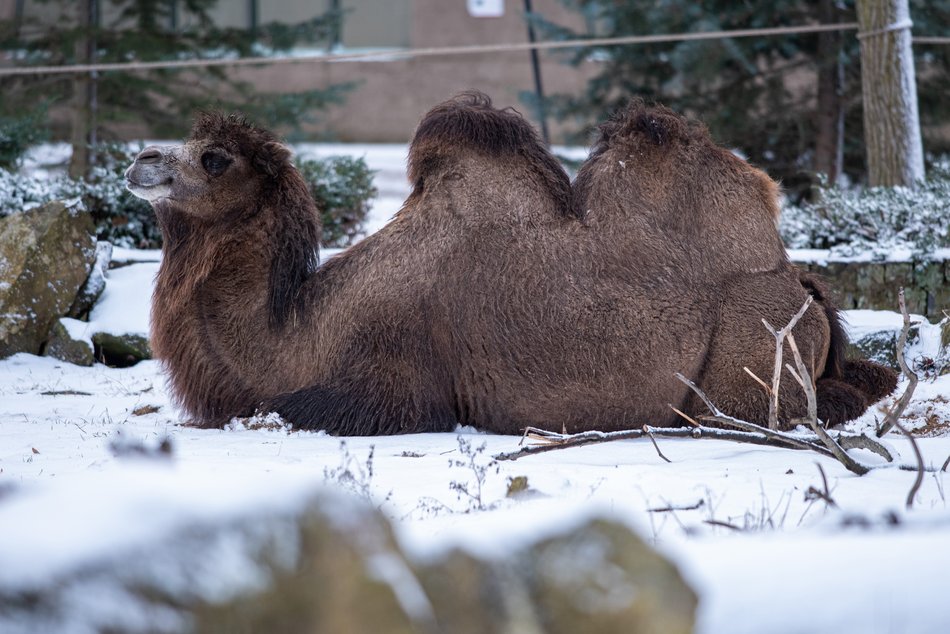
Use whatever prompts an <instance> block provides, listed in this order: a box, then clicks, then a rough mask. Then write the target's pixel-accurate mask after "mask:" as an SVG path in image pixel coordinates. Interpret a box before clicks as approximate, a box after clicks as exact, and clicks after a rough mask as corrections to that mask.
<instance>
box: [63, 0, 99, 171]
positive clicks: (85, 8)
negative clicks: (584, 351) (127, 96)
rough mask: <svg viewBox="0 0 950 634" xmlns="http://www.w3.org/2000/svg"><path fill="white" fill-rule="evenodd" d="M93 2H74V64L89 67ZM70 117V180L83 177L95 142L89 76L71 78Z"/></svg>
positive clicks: (91, 79)
mask: <svg viewBox="0 0 950 634" xmlns="http://www.w3.org/2000/svg"><path fill="white" fill-rule="evenodd" d="M95 13H96V3H95V0H81V1H80V2H77V3H76V22H77V24H76V26H77V28H78V29H79V32H80V36H79V37H78V38H76V45H75V48H74V51H75V56H76V63H77V64H88V63H91V62H92V61H93V58H94V57H95V37H94V35H93V30H94V28H95V25H96V22H97V20H96V15H95ZM72 83H73V95H72V111H71V114H72V117H71V121H70V138H69V141H70V143H71V144H72V146H73V152H72V155H71V157H70V159H69V175H70V176H71V177H72V178H85V177H86V176H88V175H89V169H90V167H91V157H90V151H91V146H92V144H93V142H94V140H95V121H94V115H95V113H94V112H93V105H94V103H95V88H96V87H95V78H94V77H93V76H92V74H88V75H87V74H85V73H77V74H75V75H73V82H72Z"/></svg>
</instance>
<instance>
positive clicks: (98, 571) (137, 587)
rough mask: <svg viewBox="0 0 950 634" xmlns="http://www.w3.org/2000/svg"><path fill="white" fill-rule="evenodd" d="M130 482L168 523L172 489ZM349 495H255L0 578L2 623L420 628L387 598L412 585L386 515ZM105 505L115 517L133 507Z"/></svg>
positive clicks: (18, 626)
mask: <svg viewBox="0 0 950 634" xmlns="http://www.w3.org/2000/svg"><path fill="white" fill-rule="evenodd" d="M133 480H134V481H135V482H136V483H137V484H138V485H139V486H140V491H141V497H142V500H143V502H141V504H148V505H149V506H141V508H142V509H146V508H147V509H149V513H150V514H154V517H155V518H161V519H160V520H159V522H164V523H166V524H169V523H170V524H174V523H175V522H173V521H172V520H171V519H170V518H172V517H174V513H180V512H181V509H182V508H187V505H185V506H184V507H182V505H181V503H179V504H177V505H176V504H174V503H172V504H169V503H168V502H167V501H163V498H162V495H172V497H171V498H168V499H174V497H175V496H174V490H165V489H162V488H161V487H159V489H158V492H159V494H160V495H158V496H156V495H155V491H154V490H149V489H148V488H147V483H146V486H142V483H141V482H139V481H138V480H135V479H134V478H133ZM111 486H112V485H110V484H106V485H105V487H106V489H109V488H110V487H111ZM198 486H199V487H200V486H201V485H200V484H199V485H198ZM80 495H82V494H80ZM117 495H118V496H119V497H120V498H121V497H123V496H124V495H125V494H124V493H118V494H117ZM179 497H180V495H179ZM186 497H187V496H186ZM89 498H90V500H95V499H97V498H96V496H95V495H90V496H89ZM14 502H15V498H14ZM357 502H358V501H357V500H355V499H348V498H346V497H344V496H341V495H338V494H330V493H323V494H317V495H314V496H313V497H312V498H311V499H310V501H309V502H306V503H304V504H299V505H298V506H302V508H300V509H285V510H276V511H275V510H273V509H270V510H267V509H262V508H260V504H258V505H257V506H258V508H256V509H252V508H247V509H245V511H243V512H241V513H239V514H238V516H237V517H233V516H232V514H230V513H224V514H219V515H217V516H211V517H212V519H205V520H197V521H191V522H189V523H188V524H186V525H184V526H180V527H178V528H176V529H175V530H171V531H165V533H158V534H157V535H155V536H153V538H152V539H148V540H143V541H142V542H141V543H139V544H138V545H136V546H134V547H132V548H131V549H125V550H118V551H115V550H111V549H108V550H105V551H104V552H102V553H99V554H97V555H96V556H94V557H93V560H92V561H85V562H84V563H83V564H82V565H75V566H73V567H72V568H71V569H70V570H67V571H62V570H61V571H59V573H58V574H57V575H56V576H55V577H54V578H50V579H49V581H48V583H44V582H43V581H42V580H40V581H36V580H33V581H32V582H31V583H28V584H26V586H25V587H20V588H9V587H4V586H3V585H2V584H0V631H2V632H4V633H5V634H20V633H21V632H22V633H23V634H25V633H27V632H65V631H76V632H79V631H81V632H103V633H104V632H127V633H137V632H142V633H145V632H149V633H152V632H195V633H201V632H208V633H211V632H221V633H223V632H301V633H303V632H353V633H361V632H365V633H367V634H370V633H376V632H379V633H381V634H386V633H392V634H401V633H405V634H411V633H413V632H417V631H420V629H417V628H415V627H414V626H413V624H414V622H416V623H421V622H420V621H419V619H420V618H422V619H423V620H424V618H425V615H424V614H423V615H416V616H410V613H412V612H413V606H411V605H410V607H409V609H408V610H407V609H406V608H405V607H404V606H403V602H402V601H401V599H402V598H403V597H401V596H397V588H398V586H397V585H396V584H397V583H402V584H405V583H406V582H407V580H408V582H409V583H411V582H412V581H413V576H412V572H411V571H410V570H409V567H408V565H407V564H406V562H405V560H404V559H403V557H402V555H401V553H400V552H399V550H398V547H397V546H396V544H395V542H394V540H393V537H392V534H391V531H390V529H389V526H388V524H386V522H385V521H384V520H383V519H382V518H381V517H380V515H379V514H378V513H377V512H376V511H375V510H374V509H373V508H372V507H370V506H369V505H368V504H365V503H357ZM7 503H8V504H9V502H7ZM98 504H101V502H98ZM156 505H157V506H156ZM95 506H96V502H93V507H95ZM126 506H132V507H134V506H135V505H134V504H131V505H129V504H128V503H127V504H126ZM110 510H111V511H112V512H116V513H117V514H118V516H119V517H124V515H126V514H128V513H130V512H133V511H134V508H133V509H132V510H131V511H130V510H129V509H116V508H110ZM170 511H171V512H172V513H173V514H172V515H169V512H170ZM203 515H206V516H207V514H203ZM222 515H223V517H222ZM215 517H217V519H213V518H215ZM95 522H96V521H95V520H93V521H92V522H86V521H81V522H80V523H81V524H83V525H85V524H89V523H93V524H95ZM114 528H115V530H121V527H120V526H115V527H114ZM94 548H95V547H94ZM399 591H400V592H402V590H401V589H400V590H399ZM421 624H422V625H424V623H421ZM421 631H425V629H421Z"/></svg>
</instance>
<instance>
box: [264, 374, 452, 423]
mask: <svg viewBox="0 0 950 634" xmlns="http://www.w3.org/2000/svg"><path fill="white" fill-rule="evenodd" d="M376 383H378V382H374V381H372V380H361V381H345V380H336V381H333V382H332V384H330V385H313V386H310V387H306V388H303V389H301V390H297V391H295V392H288V393H286V394H280V395H278V396H275V397H273V398H271V399H269V400H267V401H266V402H264V403H263V404H262V405H261V407H260V410H261V411H263V412H277V413H278V414H280V415H281V417H282V418H283V419H284V420H286V421H287V422H289V423H290V424H291V426H293V428H294V429H304V430H314V431H316V430H321V429H322V430H325V431H326V432H327V433H329V434H332V435H335V436H377V435H390V434H411V433H421V432H444V431H451V430H452V429H453V428H454V427H455V424H456V421H455V417H454V415H453V414H452V413H451V412H450V411H448V410H447V409H446V408H442V407H438V406H437V405H435V404H433V403H425V402H422V398H421V397H420V396H419V395H415V396H413V395H410V394H409V393H408V390H407V391H405V392H404V393H402V394H398V393H395V392H394V390H393V389H392V386H383V385H378V384H376Z"/></svg>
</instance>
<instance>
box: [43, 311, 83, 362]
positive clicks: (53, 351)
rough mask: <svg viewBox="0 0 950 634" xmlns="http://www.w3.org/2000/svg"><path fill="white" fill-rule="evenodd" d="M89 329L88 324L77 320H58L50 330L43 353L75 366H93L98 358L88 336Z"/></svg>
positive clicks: (64, 318)
mask: <svg viewBox="0 0 950 634" xmlns="http://www.w3.org/2000/svg"><path fill="white" fill-rule="evenodd" d="M88 328H89V324H88V323H86V322H84V321H79V320H77V319H71V318H69V317H63V318H61V319H59V320H57V321H56V323H55V324H53V327H52V328H51V329H50V335H49V340H48V341H47V342H46V349H45V350H44V351H43V353H44V354H45V355H46V356H48V357H53V358H54V359H59V360H60V361H66V362H67V363H73V364H75V365H84V366H90V365H92V364H93V363H94V362H95V360H96V358H95V354H94V349H93V345H92V339H91V338H89V337H88V336H87V334H86V333H87V330H88Z"/></svg>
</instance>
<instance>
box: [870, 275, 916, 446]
mask: <svg viewBox="0 0 950 634" xmlns="http://www.w3.org/2000/svg"><path fill="white" fill-rule="evenodd" d="M897 301H898V304H900V308H901V315H902V316H903V317H904V326H903V328H901V334H900V337H898V338H897V350H896V352H897V363H898V364H899V365H900V367H901V372H903V373H904V376H906V377H907V381H908V383H907V389H906V390H904V393H903V394H902V395H901V397H900V399H899V400H898V401H897V403H896V404H895V405H894V407H893V408H891V411H889V412H888V413H887V416H885V417H884V422H883V423H881V426H880V427H879V428H878V430H877V437H878V438H881V437H882V436H883V435H884V434H886V433H887V432H889V431H891V428H892V427H894V425H895V424H896V423H897V419H898V418H900V417H901V415H902V414H903V413H904V410H905V409H907V405H908V404H909V403H910V399H911V397H912V396H913V395H914V390H915V389H917V374H916V373H915V372H914V371H913V370H911V369H910V368H909V367H908V366H907V360H906V359H905V358H904V346H905V345H907V333H908V332H909V331H910V315H908V314H907V304H906V303H905V302H904V289H903V288H901V289H900V291H899V292H898V294H897Z"/></svg>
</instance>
